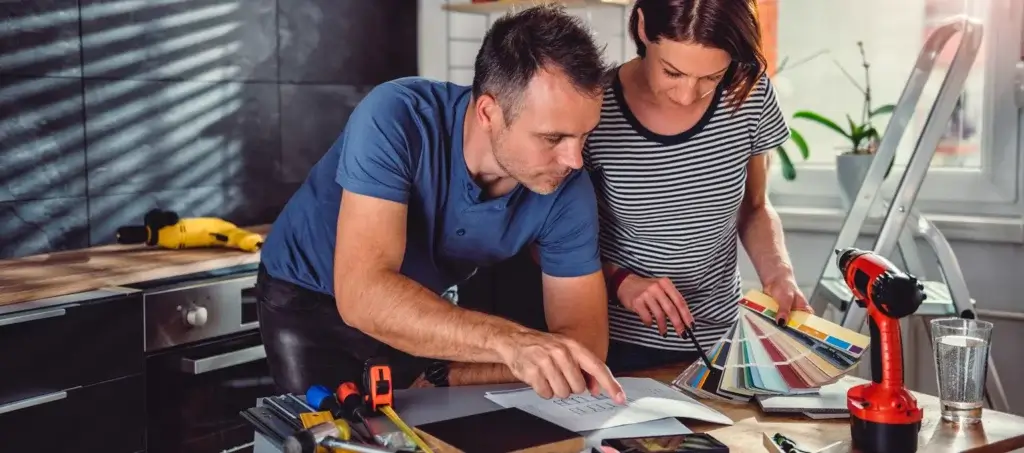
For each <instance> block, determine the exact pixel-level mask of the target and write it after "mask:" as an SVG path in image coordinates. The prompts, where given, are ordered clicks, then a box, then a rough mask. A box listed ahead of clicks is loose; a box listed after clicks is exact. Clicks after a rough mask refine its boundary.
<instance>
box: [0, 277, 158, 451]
mask: <svg viewBox="0 0 1024 453" xmlns="http://www.w3.org/2000/svg"><path fill="white" fill-rule="evenodd" d="M65 299H66V298H65ZM74 299H78V300H74ZM71 300H73V301H70V302H66V303H61V300H55V301H52V303H47V302H45V301H41V303H30V304H25V305H20V304H19V305H11V306H7V307H3V308H4V311H3V312H2V313H0V364H3V365H2V368H3V372H2V373H0V439H3V441H2V443H0V452H7V451H10V452H21V451H37V450H40V449H44V450H45V451H48V452H64V451H67V452H72V451H74V452H80V451H103V452H107V453H122V452H123V453H134V452H138V451H141V450H143V449H144V448H145V445H144V441H145V428H144V425H143V421H144V418H143V417H142V414H144V412H145V398H144V395H145V393H144V385H145V380H144V377H143V364H144V362H143V344H142V339H143V324H142V309H143V308H142V301H141V296H139V295H137V294H122V293H116V292H106V291H98V292H94V293H90V294H89V295H87V296H84V295H83V296H76V297H73V298H71Z"/></svg>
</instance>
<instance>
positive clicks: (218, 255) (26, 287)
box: [0, 225, 270, 305]
mask: <svg viewBox="0 0 1024 453" xmlns="http://www.w3.org/2000/svg"><path fill="white" fill-rule="evenodd" d="M246 229H248V230H250V231H252V232H255V233H259V234H266V233H267V232H268V231H270V226H269V225H259V226H254V227H247V228H246ZM259 261H260V253H259V252H257V253H249V252H243V251H239V250H233V249H225V248H197V249H185V250H167V249H160V248H155V247H147V246H145V245H105V246H98V247H90V248H85V249H80V250H69V251H63V252H55V253H47V254H42V255H32V256H26V257H22V258H14V259H8V260H0V305H8V304H14V303H19V302H27V301H31V300H39V299H45V298H50V297H57V296H64V295H68V294H75V293H80V292H84V291H92V290H96V289H100V288H105V287H110V286H123V285H130V284H133V283H139V282H144V281H149V280H158V279H163V278H171V277H177V276H180V275H187V274H192V273H197V272H207V271H212V270H216V269H223V268H226V267H232V266H240V265H246V264H253V263H258V262H259Z"/></svg>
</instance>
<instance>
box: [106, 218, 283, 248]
mask: <svg viewBox="0 0 1024 453" xmlns="http://www.w3.org/2000/svg"><path fill="white" fill-rule="evenodd" d="M117 243H118V244H143V243H145V244H146V245H155V246H159V247H163V248H166V249H186V248H200V247H227V248H233V249H238V250H242V251H246V252H256V251H259V249H260V247H261V246H263V236H261V235H259V234H256V233H253V232H251V231H247V230H245V229H242V228H239V227H238V226H236V225H235V224H233V223H231V222H228V221H226V220H223V219H218V218H216V217H192V218H181V217H180V216H178V214H177V213H176V212H174V211H164V210H161V209H154V210H152V211H149V212H147V213H146V216H145V217H144V219H143V225H126V226H122V227H121V228H118V229H117Z"/></svg>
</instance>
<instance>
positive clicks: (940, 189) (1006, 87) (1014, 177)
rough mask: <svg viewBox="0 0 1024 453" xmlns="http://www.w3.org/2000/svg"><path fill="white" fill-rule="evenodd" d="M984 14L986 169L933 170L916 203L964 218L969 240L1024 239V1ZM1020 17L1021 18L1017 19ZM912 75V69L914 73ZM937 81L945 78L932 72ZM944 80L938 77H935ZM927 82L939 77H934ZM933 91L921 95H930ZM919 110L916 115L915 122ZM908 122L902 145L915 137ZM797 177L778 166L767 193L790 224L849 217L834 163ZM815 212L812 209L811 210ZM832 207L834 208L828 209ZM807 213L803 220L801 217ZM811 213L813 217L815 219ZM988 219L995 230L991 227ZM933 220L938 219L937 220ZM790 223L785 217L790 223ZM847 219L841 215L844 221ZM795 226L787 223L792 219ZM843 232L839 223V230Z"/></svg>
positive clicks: (948, 217) (997, 5)
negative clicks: (790, 178) (785, 175)
mask: <svg viewBox="0 0 1024 453" xmlns="http://www.w3.org/2000/svg"><path fill="white" fill-rule="evenodd" d="M988 14H989V17H988V18H985V19H986V21H985V22H984V24H985V26H984V29H983V32H984V33H985V36H984V42H983V49H982V52H983V55H984V58H985V61H984V62H983V65H984V66H983V67H984V91H983V93H984V94H983V97H982V98H983V105H982V125H981V129H980V131H979V133H980V134H981V147H982V149H981V153H982V155H981V167H980V168H966V169H965V168H942V167H935V168H932V169H930V170H929V173H928V176H927V177H926V178H925V181H924V183H923V184H922V187H921V189H920V192H919V193H918V197H917V201H916V203H915V207H916V208H917V209H918V210H919V211H921V212H922V213H923V214H924V215H925V216H926V217H929V218H934V217H936V216H938V217H941V218H942V219H943V220H942V222H938V221H937V222H936V223H942V224H947V225H950V224H951V223H954V222H958V220H957V219H958V218H959V219H960V223H962V225H959V226H956V227H954V228H953V229H955V230H956V229H959V230H961V231H962V232H964V233H965V235H966V236H970V237H969V238H967V239H981V240H998V241H1010V242H1024V204H1022V203H1021V201H1022V199H1024V190H1022V187H1021V186H1022V181H1024V172H1022V166H1021V153H1022V151H1024V148H1022V143H1021V140H1020V135H1021V131H1024V115H1022V112H1021V104H1020V103H1021V99H1022V98H1024V62H1022V60H1024V58H1022V55H1024V45H1022V44H1024V43H1022V41H1024V2H1018V1H1014V0H992V2H991V5H990V7H989V11H988ZM1013 18H1017V20H1013ZM908 75H909V74H908ZM931 77H932V79H940V78H941V77H942V75H941V73H940V74H933V75H932V76H931ZM937 81H938V80H935V82H937ZM929 83H934V82H933V81H932V80H929ZM933 97H934V95H930V94H923V95H922V98H923V100H924V101H930V100H931V99H933ZM918 118H919V116H917V115H915V120H916V119H918ZM916 132H917V131H915V130H914V128H911V127H908V128H907V130H906V132H905V136H909V137H905V138H904V139H903V141H904V143H906V142H911V143H913V141H912V140H911V139H915V138H916ZM795 163H796V165H798V171H797V178H796V179H795V180H794V181H786V180H785V179H783V178H782V175H781V166H779V165H773V166H772V170H771V175H770V182H769V197H770V199H771V201H772V203H773V205H775V206H776V209H778V210H779V211H780V213H781V214H782V217H783V219H784V220H786V219H787V217H788V218H789V220H790V222H789V224H797V225H804V226H809V227H810V229H812V230H814V231H820V230H821V228H820V227H819V228H815V227H814V225H813V224H815V223H822V220H823V217H822V216H826V215H827V216H828V217H831V218H833V220H832V221H827V222H824V223H825V224H830V225H831V224H835V222H834V218H835V217H839V218H840V219H841V218H842V217H844V216H845V213H844V211H843V210H842V207H841V201H840V197H839V186H838V182H837V178H836V168H835V165H834V164H831V165H830V164H820V163H813V164H812V163H800V162H795ZM904 168H905V166H903V165H899V164H897V165H894V168H893V171H892V175H891V177H890V178H888V179H887V180H886V182H885V183H884V184H883V190H886V192H884V193H892V190H894V189H895V187H896V185H897V184H898V183H899V179H900V176H901V175H902V172H903V170H904ZM811 213H813V214H811ZM826 213H828V214H826ZM800 216H803V218H800ZM812 219H813V220H812ZM985 219H991V222H989V223H991V226H992V228H991V229H989V231H983V230H985V228H984V225H985ZM933 220H934V219H933ZM784 223H785V222H784ZM839 225H841V220H840V222H839ZM787 226H789V225H787ZM833 231H838V228H835V229H833Z"/></svg>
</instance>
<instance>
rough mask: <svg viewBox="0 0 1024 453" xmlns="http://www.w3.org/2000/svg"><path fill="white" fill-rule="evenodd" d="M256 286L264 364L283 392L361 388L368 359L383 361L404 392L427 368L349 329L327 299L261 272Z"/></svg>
mask: <svg viewBox="0 0 1024 453" xmlns="http://www.w3.org/2000/svg"><path fill="white" fill-rule="evenodd" d="M256 286H257V291H258V293H259V321H260V333H261V336H262V339H263V344H264V347H265V348H266V350H267V363H268V365H269V366H270V373H271V376H272V377H273V378H274V382H275V384H277V386H278V387H280V389H281V391H283V392H291V393H295V394H305V393H306V390H307V389H309V387H311V386H313V385H317V384H319V385H323V386H326V387H327V388H329V389H332V390H333V389H336V388H337V387H338V385H340V384H341V383H342V382H349V381H350V382H354V383H356V384H357V385H359V386H360V388H361V387H362V373H363V366H364V364H365V363H366V360H368V359H371V358H383V359H386V360H387V362H388V364H389V365H390V366H391V373H392V374H391V377H392V380H393V382H392V384H393V386H394V388H396V389H399V388H406V387H408V386H409V385H410V384H412V383H413V381H415V380H416V378H417V377H419V375H420V374H421V373H423V370H424V369H426V367H427V365H429V363H430V359H424V358H418V357H413V356H410V355H409V354H406V353H404V352H401V351H398V350H396V349H394V348H392V347H390V346H388V345H386V344H384V343H382V342H380V341H377V340H375V339H373V338H372V337H370V336H369V335H366V334H364V333H362V332H360V331H358V330H356V329H355V328H352V327H349V326H348V325H347V324H345V322H344V321H342V319H341V315H340V314H338V309H337V307H336V305H335V302H334V298H333V297H331V296H329V295H326V294H323V293H318V292H315V291H310V290H308V289H305V288H302V287H299V286H296V285H293V284H291V283H289V282H286V281H283V280H280V279H276V278H274V277H271V276H270V275H268V274H267V272H266V270H265V269H263V267H262V266H261V267H260V270H259V274H258V277H257V283H256Z"/></svg>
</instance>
